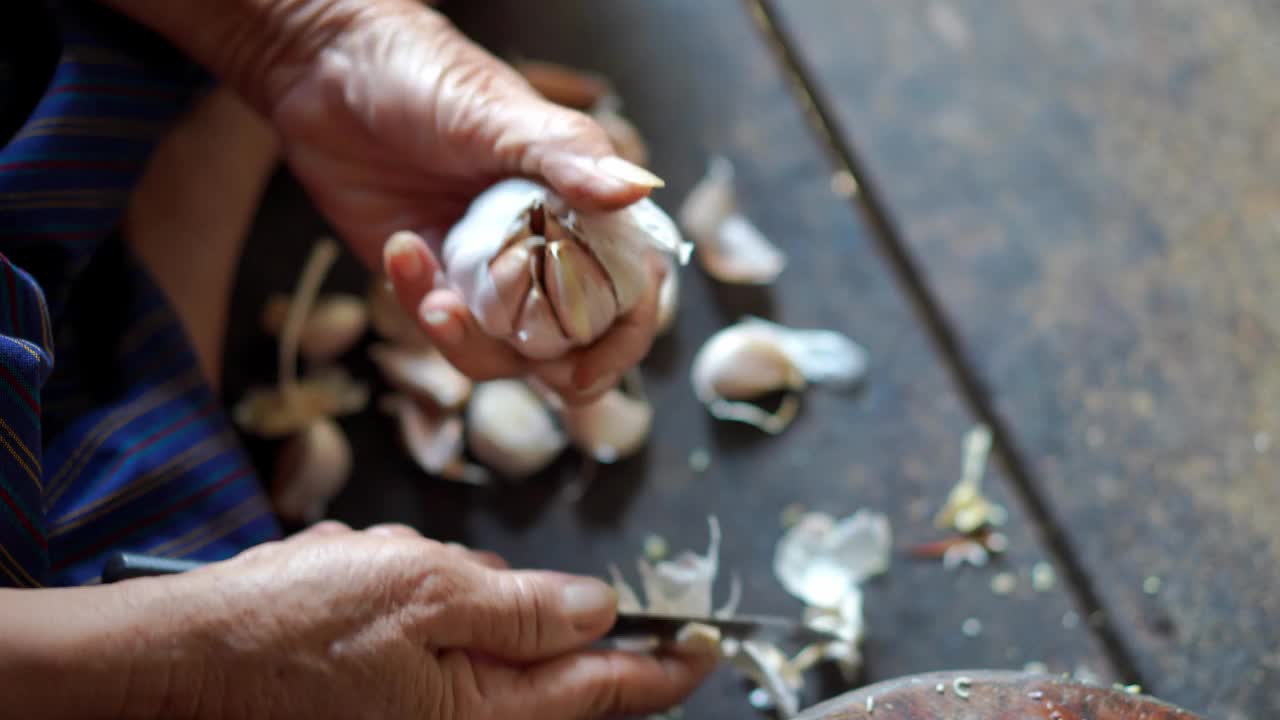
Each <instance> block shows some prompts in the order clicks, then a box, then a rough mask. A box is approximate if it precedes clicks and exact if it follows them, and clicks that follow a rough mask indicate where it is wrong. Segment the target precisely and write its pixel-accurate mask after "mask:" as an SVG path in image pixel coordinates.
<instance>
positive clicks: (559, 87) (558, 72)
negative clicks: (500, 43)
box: [513, 60, 613, 110]
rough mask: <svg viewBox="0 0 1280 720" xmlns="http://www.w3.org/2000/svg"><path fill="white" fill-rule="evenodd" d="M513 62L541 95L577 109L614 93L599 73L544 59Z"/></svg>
mask: <svg viewBox="0 0 1280 720" xmlns="http://www.w3.org/2000/svg"><path fill="white" fill-rule="evenodd" d="M513 65H514V67H515V69H516V70H517V71H519V73H520V74H521V75H523V76H524V79H525V80H526V81H528V83H529V84H530V85H532V86H533V89H534V90H537V91H538V94H539V95H541V96H542V97H544V98H546V99H548V100H550V101H551V102H553V103H556V104H558V105H564V106H565V107H571V108H574V109H575V110H588V109H590V108H592V107H595V106H596V105H597V104H599V103H600V102H601V101H602V100H604V99H605V98H607V97H609V96H610V95H612V94H613V88H612V86H611V85H610V84H609V81H608V79H606V78H605V77H604V76H602V75H598V74H596V73H591V72H586V71H584V70H578V69H576V68H571V67H569V66H567V65H560V64H558V63H552V62H546V61H541V60H521V61H517V62H515V63H513Z"/></svg>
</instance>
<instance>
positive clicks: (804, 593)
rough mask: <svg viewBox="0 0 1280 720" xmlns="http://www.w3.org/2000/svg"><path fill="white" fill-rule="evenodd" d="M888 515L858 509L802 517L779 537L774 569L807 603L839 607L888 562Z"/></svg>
mask: <svg viewBox="0 0 1280 720" xmlns="http://www.w3.org/2000/svg"><path fill="white" fill-rule="evenodd" d="M891 548H892V533H891V531H890V529H889V519H888V518H887V517H885V516H884V515H881V514H880V513H875V512H871V511H869V510H859V511H858V512H856V513H854V514H853V515H851V516H849V517H847V518H845V519H843V520H840V521H839V522H837V521H836V520H835V519H834V518H832V517H831V516H830V515H827V514H825V513H809V514H807V515H805V516H804V517H802V518H800V521H799V522H798V523H796V524H795V526H793V527H792V528H791V529H790V530H788V531H787V532H786V534H784V535H783V536H782V539H781V540H779V541H778V545H777V548H776V549H775V551H774V557H773V572H774V574H775V575H776V576H777V577H778V581H779V582H781V583H782V587H783V588H785V589H786V591H787V592H789V593H791V594H792V595H794V596H795V597H797V598H799V599H800V600H803V601H804V602H805V604H807V605H810V606H815V607H822V608H835V607H839V605H840V603H841V601H842V598H843V597H844V596H845V595H846V594H847V593H849V592H850V591H851V590H853V589H855V588H857V586H858V585H860V584H861V583H862V582H863V581H865V580H866V579H867V578H870V577H872V576H874V575H878V574H880V573H882V572H884V571H885V570H887V569H888V568H889V553H890V549H891Z"/></svg>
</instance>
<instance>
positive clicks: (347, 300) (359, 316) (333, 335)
mask: <svg viewBox="0 0 1280 720" xmlns="http://www.w3.org/2000/svg"><path fill="white" fill-rule="evenodd" d="M368 327H369V307H368V305H366V304H365V302H364V300H363V299H361V298H359V297H356V296H354V295H340V294H334V295H327V296H323V297H321V298H320V299H319V300H318V301H317V302H316V305H315V309H313V310H312V311H311V315H310V317H308V318H307V323H306V325H304V326H303V328H302V337H301V338H300V340H299V344H298V350H299V351H300V352H301V353H302V356H303V357H305V358H307V359H308V360H310V361H312V362H328V361H330V360H333V359H335V358H337V357H339V356H341V355H343V354H344V353H346V352H347V351H348V350H350V349H351V348H352V347H354V346H355V344H356V343H358V342H359V341H360V338H361V337H362V336H364V333H365V330H367V329H368Z"/></svg>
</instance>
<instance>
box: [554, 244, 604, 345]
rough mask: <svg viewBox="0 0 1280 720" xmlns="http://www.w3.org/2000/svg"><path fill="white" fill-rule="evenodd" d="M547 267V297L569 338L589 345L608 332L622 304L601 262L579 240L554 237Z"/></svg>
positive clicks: (575, 342) (579, 343)
mask: <svg viewBox="0 0 1280 720" xmlns="http://www.w3.org/2000/svg"><path fill="white" fill-rule="evenodd" d="M543 268H544V270H543V278H544V286H545V287H546V290H547V299H548V300H549V301H550V303H551V305H552V307H554V308H555V310H556V317H558V318H560V325H561V327H562V328H563V329H564V331H565V334H566V335H567V336H568V337H569V339H570V340H571V341H573V343H574V344H576V345H588V344H590V343H592V342H593V341H595V340H596V338H598V337H600V336H601V335H602V334H604V331H605V330H608V329H609V326H610V325H611V324H612V323H613V319H614V318H615V317H617V314H618V307H617V303H616V302H614V298H613V288H612V286H611V284H610V283H609V278H608V276H606V275H605V272H604V269H602V268H601V267H600V263H598V262H596V261H595V258H593V257H591V255H590V254H589V253H587V252H586V251H585V250H583V249H582V246H580V245H579V244H578V243H576V242H574V241H572V240H568V241H564V240H554V241H552V242H550V243H548V244H547V247H546V254H545V259H544V262H543Z"/></svg>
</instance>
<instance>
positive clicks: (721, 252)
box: [680, 156, 787, 285]
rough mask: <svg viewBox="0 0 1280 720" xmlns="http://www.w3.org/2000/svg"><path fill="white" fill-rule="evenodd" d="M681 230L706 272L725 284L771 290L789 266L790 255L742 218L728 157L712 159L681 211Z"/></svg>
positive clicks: (731, 165)
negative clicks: (774, 282) (787, 255)
mask: <svg viewBox="0 0 1280 720" xmlns="http://www.w3.org/2000/svg"><path fill="white" fill-rule="evenodd" d="M680 225H681V227H683V228H684V229H685V232H687V233H689V236H690V237H692V238H693V241H694V244H695V246H696V247H697V251H698V262H700V263H701V264H702V267H703V269H705V270H706V271H707V274H709V275H711V277H713V278H715V279H716V280H719V281H721V282H726V283H733V284H738V285H768V284H769V283H772V282H773V281H774V280H776V279H777V277H778V275H780V274H782V270H783V268H785V267H786V265H787V257H786V255H784V254H783V253H782V251H781V250H779V249H778V248H777V247H775V246H774V245H773V243H771V242H769V240H768V238H766V237H765V236H764V234H763V233H761V232H760V230H759V229H757V228H756V226H755V225H753V224H751V221H750V220H748V219H746V218H745V217H743V216H742V215H741V214H739V213H738V211H737V200H736V199H735V197H734V190H733V164H732V163H730V162H729V160H728V159H727V158H723V157H718V156H717V157H714V158H712V159H711V162H710V163H709V164H708V166H707V174H706V175H705V176H704V177H703V179H702V180H701V181H699V182H698V184H697V185H696V186H694V188H693V190H691V191H690V192H689V195H688V197H687V198H685V201H684V205H683V206H681V208H680Z"/></svg>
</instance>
